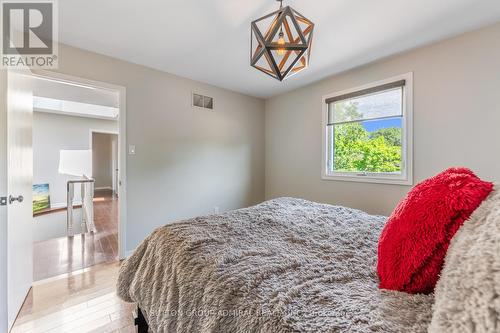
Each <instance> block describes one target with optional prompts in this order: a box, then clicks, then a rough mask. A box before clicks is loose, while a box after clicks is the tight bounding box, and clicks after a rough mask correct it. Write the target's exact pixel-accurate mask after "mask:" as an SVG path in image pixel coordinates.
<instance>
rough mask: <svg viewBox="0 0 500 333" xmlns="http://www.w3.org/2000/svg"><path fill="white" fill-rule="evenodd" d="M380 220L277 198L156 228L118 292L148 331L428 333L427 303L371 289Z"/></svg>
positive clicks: (125, 268) (128, 265)
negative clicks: (144, 320)
mask: <svg viewBox="0 0 500 333" xmlns="http://www.w3.org/2000/svg"><path fill="white" fill-rule="evenodd" d="M385 221H386V218H385V217H382V216H372V215H368V214H366V213H364V212H361V211H358V210H354V209H349V208H345V207H336V206H330V205H324V204H318V203H313V202H310V201H306V200H300V199H292V198H280V199H275V200H270V201H267V202H264V203H262V204H260V205H257V206H254V207H250V208H246V209H240V210H236V211H231V212H227V213H224V214H220V215H211V216H205V217H198V218H194V219H191V220H186V221H183V222H180V223H175V224H170V225H166V226H164V227H162V228H159V229H157V230H156V231H155V232H154V233H153V234H151V235H150V236H149V237H148V238H147V239H145V240H144V242H143V243H142V244H141V245H140V246H139V247H138V248H137V250H136V251H135V253H134V254H133V255H132V256H131V257H130V258H128V259H127V260H126V261H125V262H124V263H123V265H122V267H121V270H120V276H119V279H118V294H119V296H120V297H121V298H122V299H124V300H125V301H129V302H137V303H138V305H139V306H140V307H141V309H143V311H144V312H145V315H146V317H147V320H148V322H149V325H150V328H151V329H152V331H153V332H169V333H171V332H186V333H193V332H235V333H238V332H241V333H249V332H273V333H280V332H426V331H427V326H428V324H429V322H430V320H431V306H432V303H433V296H426V295H409V294H405V293H398V292H389V291H381V290H379V289H378V288H377V284H378V278H377V274H376V261H377V242H378V238H379V234H380V232H381V230H382V227H383V225H384V223H385Z"/></svg>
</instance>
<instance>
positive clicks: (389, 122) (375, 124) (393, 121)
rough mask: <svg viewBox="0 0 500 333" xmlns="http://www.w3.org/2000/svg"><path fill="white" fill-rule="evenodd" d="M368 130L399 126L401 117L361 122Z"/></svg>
mask: <svg viewBox="0 0 500 333" xmlns="http://www.w3.org/2000/svg"><path fill="white" fill-rule="evenodd" d="M361 124H362V125H363V127H364V128H365V130H367V131H368V132H375V131H377V130H379V129H382V128H393V127H394V128H401V127H402V123H401V118H400V117H398V118H389V119H380V120H368V121H363V122H362V123H361Z"/></svg>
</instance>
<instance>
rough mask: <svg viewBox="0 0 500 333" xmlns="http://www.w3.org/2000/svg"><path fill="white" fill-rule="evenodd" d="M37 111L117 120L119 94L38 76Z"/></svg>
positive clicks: (34, 84)
mask: <svg viewBox="0 0 500 333" xmlns="http://www.w3.org/2000/svg"><path fill="white" fill-rule="evenodd" d="M31 84H32V87H33V109H34V111H36V112H46V113H56V114H62V115H66V116H75V117H87V118H99V119H111V120H116V119H117V118H118V113H119V108H118V105H119V94H118V92H117V91H113V90H108V89H103V88H98V87H91V86H87V85H82V84H78V83H75V82H69V81H61V80H56V79H52V78H47V77H43V76H38V75H34V76H33V77H32V80H31Z"/></svg>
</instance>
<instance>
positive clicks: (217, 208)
mask: <svg viewBox="0 0 500 333" xmlns="http://www.w3.org/2000/svg"><path fill="white" fill-rule="evenodd" d="M214 214H219V207H217V206H215V207H214Z"/></svg>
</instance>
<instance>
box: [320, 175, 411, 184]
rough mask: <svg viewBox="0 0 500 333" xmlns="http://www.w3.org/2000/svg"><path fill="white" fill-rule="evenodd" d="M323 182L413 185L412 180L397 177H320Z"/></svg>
mask: <svg viewBox="0 0 500 333" xmlns="http://www.w3.org/2000/svg"><path fill="white" fill-rule="evenodd" d="M321 178H322V179H323V180H335V181H343V182H356V183H375V184H389V185H404V186H411V185H413V180H412V179H411V178H410V179H408V178H397V177H377V176H356V175H353V176H350V175H322V177H321Z"/></svg>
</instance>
